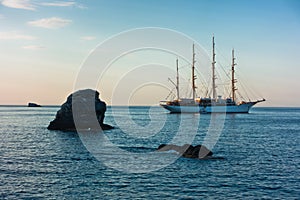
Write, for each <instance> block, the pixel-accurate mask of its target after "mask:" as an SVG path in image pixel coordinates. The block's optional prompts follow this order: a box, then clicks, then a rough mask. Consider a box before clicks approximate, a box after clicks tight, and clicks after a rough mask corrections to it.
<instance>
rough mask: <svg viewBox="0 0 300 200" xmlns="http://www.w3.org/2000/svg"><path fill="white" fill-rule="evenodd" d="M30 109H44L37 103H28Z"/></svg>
mask: <svg viewBox="0 0 300 200" xmlns="http://www.w3.org/2000/svg"><path fill="white" fill-rule="evenodd" d="M28 107H42V106H41V105H39V104H36V103H28Z"/></svg>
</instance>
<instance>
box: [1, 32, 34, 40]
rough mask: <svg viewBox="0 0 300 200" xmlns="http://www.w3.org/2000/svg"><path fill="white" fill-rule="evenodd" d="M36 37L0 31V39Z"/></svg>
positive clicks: (29, 38) (28, 38)
mask: <svg viewBox="0 0 300 200" xmlns="http://www.w3.org/2000/svg"><path fill="white" fill-rule="evenodd" d="M35 39H36V37H34V36H31V35H24V34H20V33H17V32H0V40H35Z"/></svg>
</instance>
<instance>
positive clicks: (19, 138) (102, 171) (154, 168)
mask: <svg viewBox="0 0 300 200" xmlns="http://www.w3.org/2000/svg"><path fill="white" fill-rule="evenodd" d="M58 110H59V107H56V106H52V107H51V106H49V107H40V108H29V107H22V106H0V122H1V126H0V199H109V200H111V199H300V145H299V144H300V108H270V107H268V108H263V107H254V108H252V110H251V111H250V113H249V114H170V113H168V112H167V111H166V110H164V109H163V108H161V107H158V106H152V107H143V106H129V107H126V106H123V107H122V106H112V107H108V109H107V112H106V117H105V123H107V124H110V125H113V126H114V127H115V129H112V130H108V131H104V132H102V131H99V132H95V133H94V132H91V133H74V132H62V131H50V130H47V126H48V124H49V122H50V121H52V120H53V119H54V118H55V115H56V112H57V111H58ZM84 134H86V135H84ZM93 135H96V136H97V137H94V138H93ZM98 136H99V137H98ZM89 138H93V139H92V140H89ZM91 141H92V144H90V143H89V142H91ZM185 143H188V144H192V145H198V144H203V145H205V146H207V147H208V148H209V149H210V150H211V151H212V152H213V153H214V154H213V156H212V157H211V158H208V159H192V158H184V157H180V156H179V155H178V154H176V152H174V151H168V152H157V151H156V149H157V147H158V146H159V145H161V144H176V145H183V144H185ZM108 147H109V148H108Z"/></svg>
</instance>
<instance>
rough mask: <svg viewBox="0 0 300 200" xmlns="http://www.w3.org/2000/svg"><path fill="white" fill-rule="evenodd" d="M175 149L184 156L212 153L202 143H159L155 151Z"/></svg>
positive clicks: (207, 155) (190, 156)
mask: <svg viewBox="0 0 300 200" xmlns="http://www.w3.org/2000/svg"><path fill="white" fill-rule="evenodd" d="M170 150H174V151H177V152H178V153H179V154H180V155H181V156H182V157H186V158H199V159H203V158H207V157H210V156H212V155H213V152H211V151H210V150H209V149H207V148H206V147H205V146H204V145H197V146H192V145H189V144H185V145H183V146H178V145H174V144H161V145H160V146H159V147H158V148H157V151H170Z"/></svg>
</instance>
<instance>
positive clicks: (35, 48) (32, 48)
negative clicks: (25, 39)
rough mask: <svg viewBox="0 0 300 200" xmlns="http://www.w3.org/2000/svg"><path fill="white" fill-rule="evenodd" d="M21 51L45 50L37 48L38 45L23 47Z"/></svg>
mask: <svg viewBox="0 0 300 200" xmlns="http://www.w3.org/2000/svg"><path fill="white" fill-rule="evenodd" d="M22 48H23V49H28V50H42V49H45V47H44V46H39V45H28V46H23V47H22Z"/></svg>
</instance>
